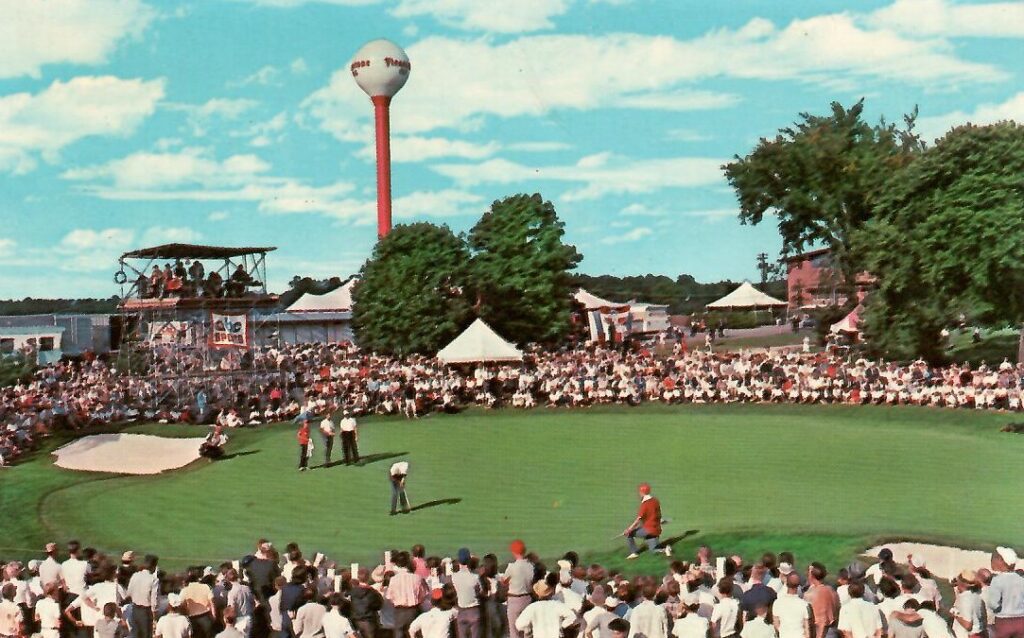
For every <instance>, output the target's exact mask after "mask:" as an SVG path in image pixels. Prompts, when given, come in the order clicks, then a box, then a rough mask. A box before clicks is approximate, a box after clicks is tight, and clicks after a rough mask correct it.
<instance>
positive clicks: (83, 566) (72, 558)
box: [60, 541, 89, 596]
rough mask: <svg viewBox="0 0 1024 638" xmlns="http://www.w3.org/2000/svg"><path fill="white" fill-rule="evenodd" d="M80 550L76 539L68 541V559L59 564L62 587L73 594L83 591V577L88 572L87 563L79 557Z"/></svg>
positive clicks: (79, 593)
mask: <svg viewBox="0 0 1024 638" xmlns="http://www.w3.org/2000/svg"><path fill="white" fill-rule="evenodd" d="M80 551H81V545H79V543H78V541H71V542H69V543H68V559H67V560H66V561H64V562H63V563H61V565H60V572H61V577H62V578H63V579H64V589H65V590H66V591H67V592H68V593H69V594H74V595H75V596H81V595H82V594H84V593H85V577H86V575H87V574H88V573H89V563H87V562H86V561H84V560H82V559H81V558H79V552H80Z"/></svg>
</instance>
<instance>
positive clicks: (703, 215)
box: [683, 208, 739, 223]
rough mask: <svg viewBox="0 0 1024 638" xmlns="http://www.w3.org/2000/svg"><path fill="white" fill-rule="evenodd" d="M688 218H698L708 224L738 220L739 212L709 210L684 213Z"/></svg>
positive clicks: (718, 209)
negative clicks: (724, 220)
mask: <svg viewBox="0 0 1024 638" xmlns="http://www.w3.org/2000/svg"><path fill="white" fill-rule="evenodd" d="M683 215H685V216H686V217H697V218H700V219H703V220H704V221H706V222H708V223H715V222H719V221H722V220H723V219H729V218H738V217H739V211H737V210H736V209H735V208H711V209H707V210H692V211H687V212H685V213H683Z"/></svg>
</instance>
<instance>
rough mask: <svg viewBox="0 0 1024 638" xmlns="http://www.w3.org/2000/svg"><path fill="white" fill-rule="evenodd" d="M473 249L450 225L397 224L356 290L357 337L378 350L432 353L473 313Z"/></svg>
mask: <svg viewBox="0 0 1024 638" xmlns="http://www.w3.org/2000/svg"><path fill="white" fill-rule="evenodd" d="M468 274H469V252H468V251H467V249H466V244H465V242H464V241H463V240H462V239H460V238H459V237H457V236H456V235H455V234H454V233H452V231H451V230H450V229H449V228H448V227H447V226H436V225H434V224H428V223H417V224H409V225H400V226H395V227H394V229H392V231H391V232H390V233H389V234H388V236H387V237H385V238H384V239H382V240H380V241H379V242H377V246H376V247H375V248H374V249H373V255H372V256H371V257H370V259H369V260H368V261H367V262H366V263H365V264H364V265H363V268H362V270H361V271H360V281H359V283H358V284H356V286H355V288H354V289H353V291H352V297H353V298H352V301H353V317H352V324H353V327H354V328H355V333H356V338H357V339H358V340H359V344H360V346H362V347H364V348H366V349H368V350H372V351H375V352H383V353H387V354H396V355H408V354H412V353H422V354H433V353H434V352H436V351H437V350H438V349H440V348H442V347H444V345H445V344H447V343H448V341H450V340H451V339H452V338H454V337H455V336H456V335H457V334H458V333H459V331H460V330H462V329H463V328H465V327H466V325H467V324H468V322H469V320H470V319H471V318H472V307H471V301H470V300H468V299H467V297H466V284H467V281H468Z"/></svg>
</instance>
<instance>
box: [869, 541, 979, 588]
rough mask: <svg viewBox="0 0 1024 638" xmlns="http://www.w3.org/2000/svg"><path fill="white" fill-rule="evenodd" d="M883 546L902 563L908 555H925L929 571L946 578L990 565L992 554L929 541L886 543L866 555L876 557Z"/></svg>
mask: <svg viewBox="0 0 1024 638" xmlns="http://www.w3.org/2000/svg"><path fill="white" fill-rule="evenodd" d="M883 547H888V548H889V549H891V550H892V557H893V560H895V561H896V562H897V563H899V564H901V565H906V564H907V556H908V555H914V556H923V557H924V559H925V561H926V566H927V567H928V571H930V572H931V573H933V574H935V575H936V576H938V577H939V578H946V579H949V578H952V577H953V576H956V575H957V574H959V573H960V572H962V571H963V570H965V569H974V570H978V569H981V568H982V567H989V566H990V564H989V563H990V557H991V556H992V554H991V552H984V551H980V550H975V549H960V548H959V547H948V546H945V545H929V544H927V543H886V544H884V545H879V546H877V547H872V548H871V549H868V550H867V551H865V552H864V555H865V556H870V557H871V558H875V557H877V556H878V552H879V550H881V549H882V548H883Z"/></svg>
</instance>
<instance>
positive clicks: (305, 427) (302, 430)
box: [296, 419, 309, 472]
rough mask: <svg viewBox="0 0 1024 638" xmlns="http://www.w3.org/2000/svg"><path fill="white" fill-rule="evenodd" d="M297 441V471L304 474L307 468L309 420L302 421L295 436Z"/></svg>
mask: <svg viewBox="0 0 1024 638" xmlns="http://www.w3.org/2000/svg"><path fill="white" fill-rule="evenodd" d="M296 436H297V438H298V439H299V471H300V472H305V471H306V469H307V468H308V466H309V419H303V420H302V425H301V426H299V432H298V434H297V435H296Z"/></svg>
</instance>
